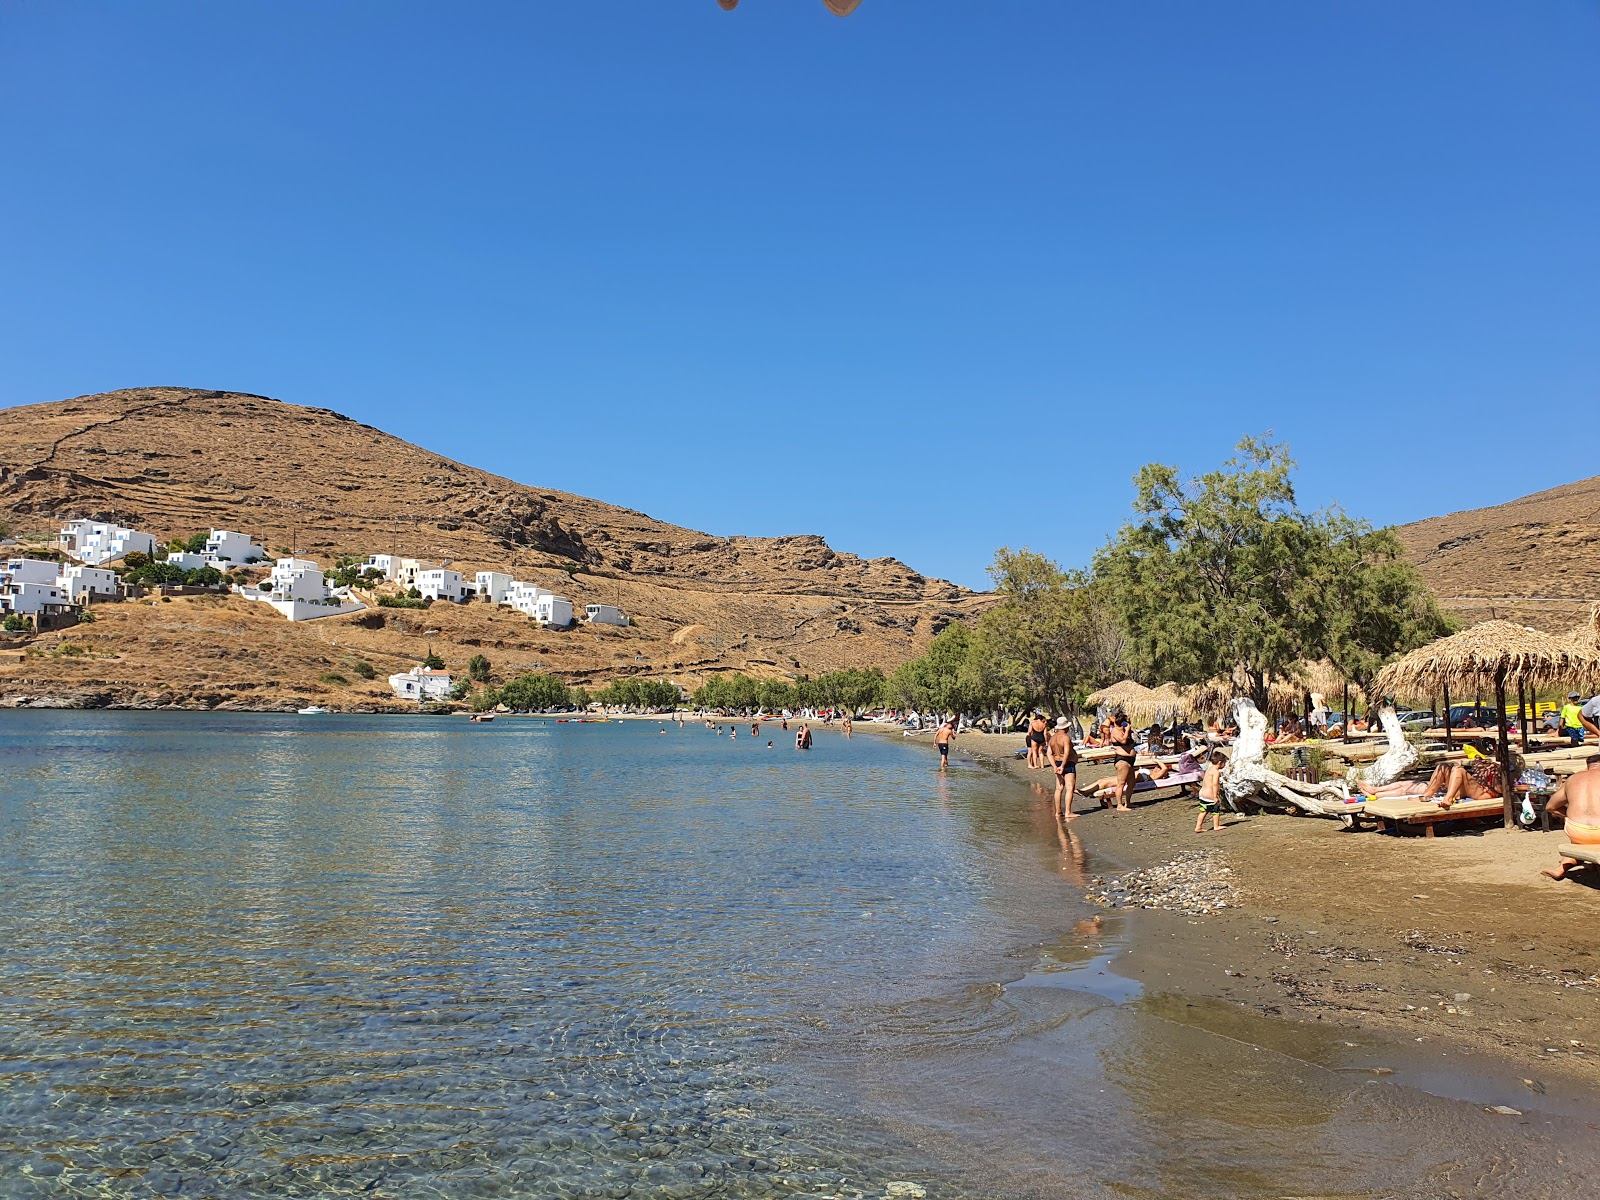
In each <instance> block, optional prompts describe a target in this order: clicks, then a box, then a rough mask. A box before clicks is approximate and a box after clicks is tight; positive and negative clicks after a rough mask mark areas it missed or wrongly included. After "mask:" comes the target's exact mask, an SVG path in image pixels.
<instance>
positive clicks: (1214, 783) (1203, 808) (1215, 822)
mask: <svg viewBox="0 0 1600 1200" xmlns="http://www.w3.org/2000/svg"><path fill="white" fill-rule="evenodd" d="M1227 762H1228V759H1227V757H1226V756H1225V755H1224V754H1223V753H1222V751H1220V750H1213V751H1212V752H1211V761H1210V762H1208V763H1207V764H1206V776H1205V778H1204V779H1202V780H1201V781H1200V812H1199V814H1198V815H1197V816H1196V817H1195V819H1194V831H1195V832H1196V833H1199V832H1200V831H1201V826H1203V825H1204V824H1205V823H1206V814H1207V813H1210V814H1211V831H1212V832H1213V833H1218V832H1220V831H1221V829H1222V804H1221V799H1222V768H1223V767H1224V766H1226V765H1227Z"/></svg>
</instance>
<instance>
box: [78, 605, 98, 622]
mask: <svg viewBox="0 0 1600 1200" xmlns="http://www.w3.org/2000/svg"><path fill="white" fill-rule="evenodd" d="M99 619H100V618H99V617H97V616H95V615H94V613H92V612H91V611H90V610H89V609H87V608H86V609H84V610H83V611H82V612H81V613H79V614H78V624H79V625H93V624H94V623H95V622H96V621H98V620H99Z"/></svg>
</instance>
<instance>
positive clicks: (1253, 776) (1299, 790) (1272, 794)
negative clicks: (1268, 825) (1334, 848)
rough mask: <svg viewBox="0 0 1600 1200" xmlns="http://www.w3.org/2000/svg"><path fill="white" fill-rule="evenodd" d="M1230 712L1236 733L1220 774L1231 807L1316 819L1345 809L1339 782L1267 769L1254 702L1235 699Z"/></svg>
mask: <svg viewBox="0 0 1600 1200" xmlns="http://www.w3.org/2000/svg"><path fill="white" fill-rule="evenodd" d="M1229 712H1230V714H1231V720H1232V722H1233V724H1234V726H1235V727H1236V728H1237V729H1238V730H1239V736H1238V737H1237V738H1235V739H1234V742H1233V757H1232V758H1230V759H1229V760H1228V765H1227V766H1226V767H1225V768H1223V771H1222V796H1223V799H1224V800H1226V801H1227V803H1228V804H1229V806H1230V807H1232V808H1233V809H1234V810H1235V811H1237V812H1245V811H1247V810H1248V809H1249V808H1251V807H1256V808H1279V809H1281V808H1289V809H1294V810H1296V811H1299V812H1308V813H1314V814H1316V815H1317V816H1333V815H1336V814H1338V813H1339V812H1341V811H1342V810H1344V808H1345V802H1346V800H1347V799H1348V797H1349V794H1350V793H1349V790H1348V789H1347V788H1346V787H1345V785H1344V784H1343V783H1342V782H1329V783H1302V782H1301V781H1300V780H1298V779H1290V778H1289V777H1288V776H1287V775H1280V774H1278V772H1276V771H1274V770H1272V769H1271V768H1270V767H1268V766H1267V718H1266V717H1264V716H1262V715H1261V710H1260V709H1258V708H1257V707H1256V706H1255V701H1253V700H1250V699H1248V698H1240V699H1237V700H1235V701H1234V702H1233V704H1232V705H1231V707H1230V708H1229ZM1396 727H1397V728H1398V724H1397V726H1396Z"/></svg>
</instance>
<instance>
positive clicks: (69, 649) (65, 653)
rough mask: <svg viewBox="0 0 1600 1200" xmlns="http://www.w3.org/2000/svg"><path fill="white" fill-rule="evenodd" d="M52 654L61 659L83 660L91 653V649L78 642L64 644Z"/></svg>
mask: <svg viewBox="0 0 1600 1200" xmlns="http://www.w3.org/2000/svg"><path fill="white" fill-rule="evenodd" d="M50 653H52V654H54V655H56V656H58V657H60V658H82V657H83V656H84V655H85V654H87V653H89V648H88V647H87V646H83V645H80V644H79V643H77V642H62V643H61V644H60V645H59V646H57V647H56V648H55V649H54V650H52V651H51V652H50Z"/></svg>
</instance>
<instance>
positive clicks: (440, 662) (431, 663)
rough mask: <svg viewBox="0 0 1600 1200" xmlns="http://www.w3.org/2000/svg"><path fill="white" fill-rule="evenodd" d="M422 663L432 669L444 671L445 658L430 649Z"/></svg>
mask: <svg viewBox="0 0 1600 1200" xmlns="http://www.w3.org/2000/svg"><path fill="white" fill-rule="evenodd" d="M422 665H423V666H425V667H427V668H428V670H430V671H442V670H444V659H442V658H440V657H439V656H438V655H437V654H435V653H434V652H433V651H432V650H429V651H428V653H427V656H426V657H425V658H424V659H423V660H422Z"/></svg>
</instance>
